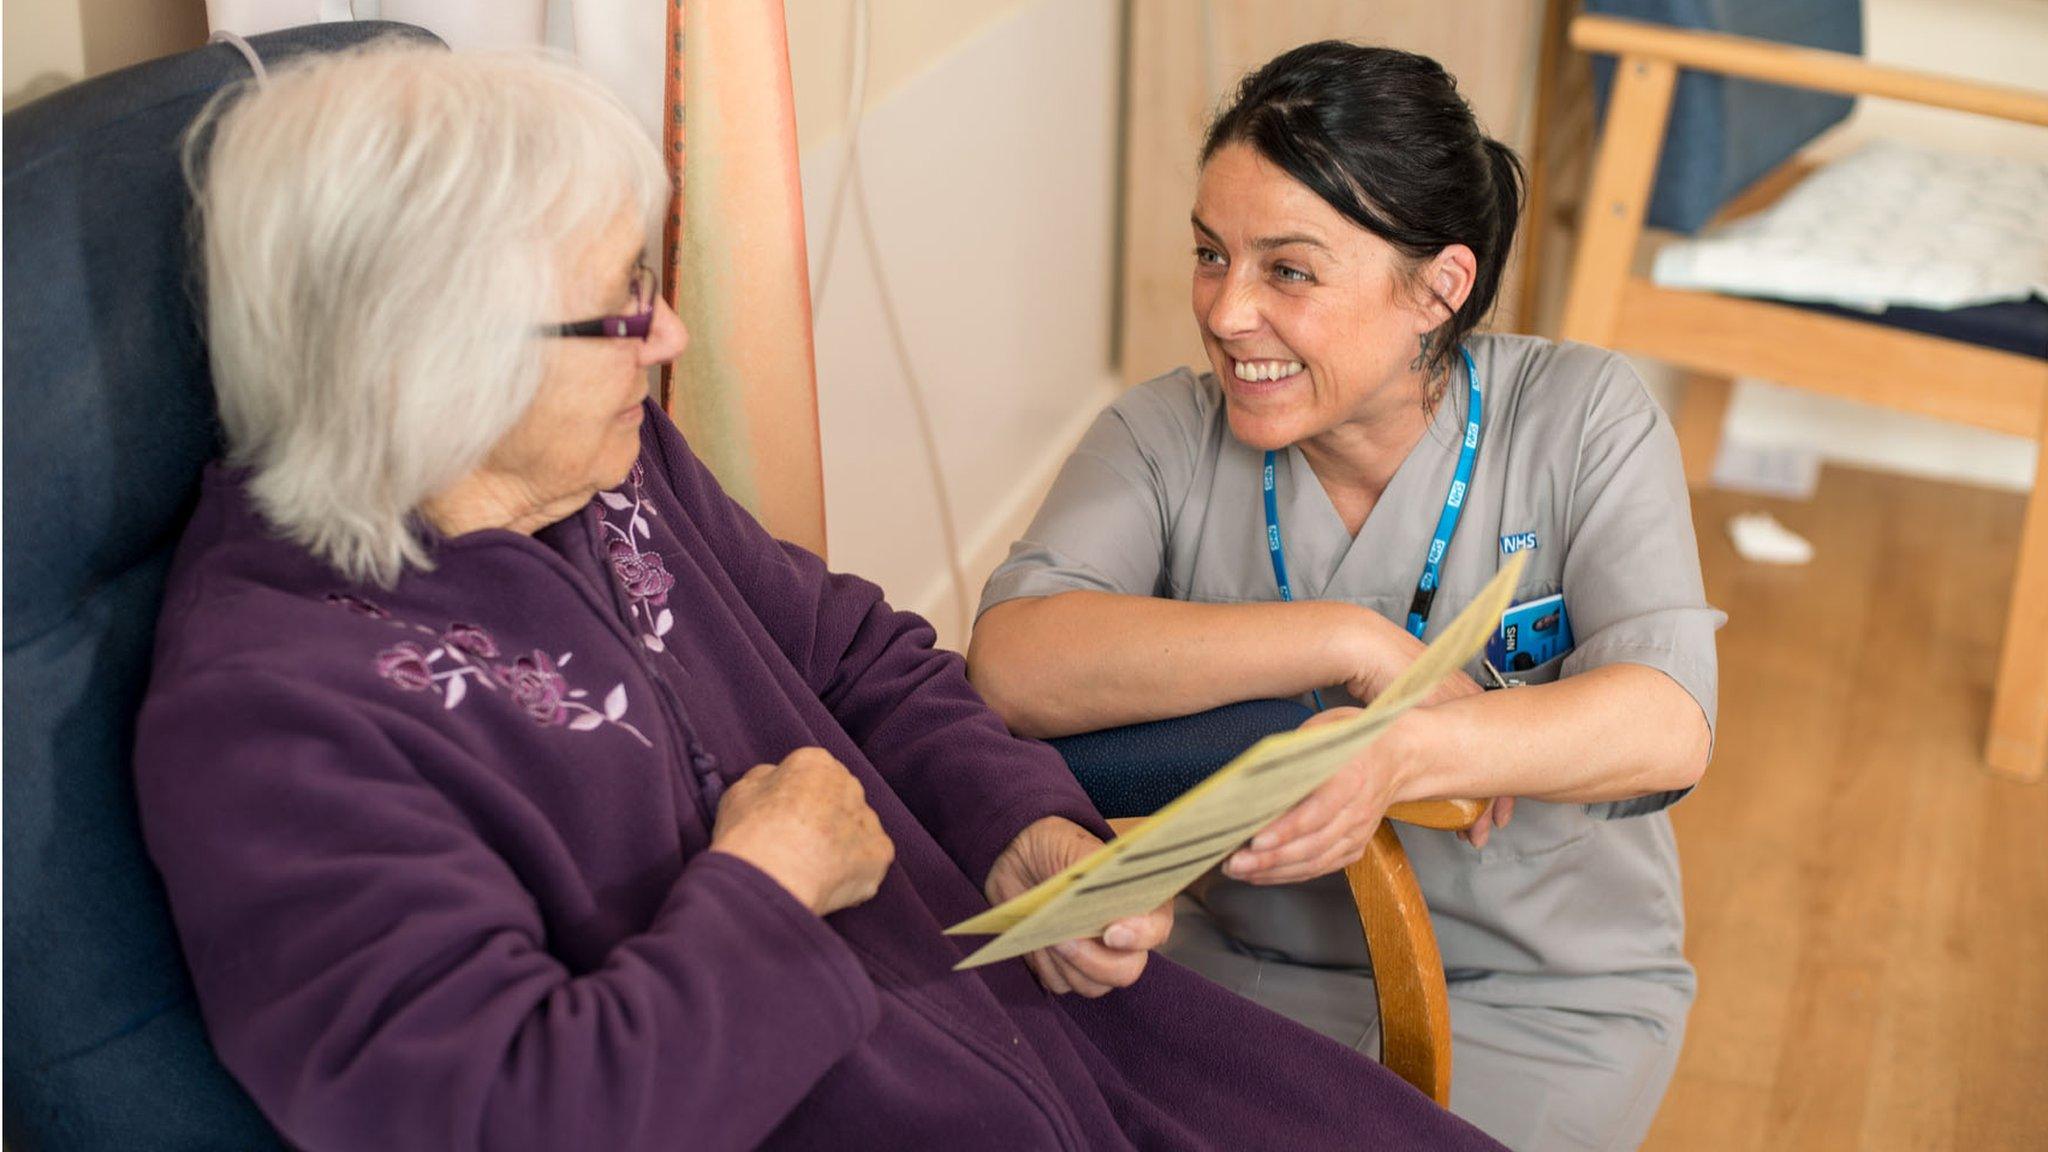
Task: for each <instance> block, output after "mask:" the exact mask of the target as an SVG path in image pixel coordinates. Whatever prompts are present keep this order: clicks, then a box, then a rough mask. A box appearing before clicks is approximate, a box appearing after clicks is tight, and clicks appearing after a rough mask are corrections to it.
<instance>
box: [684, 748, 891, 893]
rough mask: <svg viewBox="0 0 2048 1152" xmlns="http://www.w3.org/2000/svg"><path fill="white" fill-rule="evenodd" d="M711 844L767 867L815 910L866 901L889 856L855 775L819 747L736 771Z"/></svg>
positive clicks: (884, 837) (771, 875)
mask: <svg viewBox="0 0 2048 1152" xmlns="http://www.w3.org/2000/svg"><path fill="white" fill-rule="evenodd" d="M711 850H712V851H713V852H725V853H728V854H730V855H733V856H737V857H739V858H740V859H742V860H745V861H746V862H747V863H749V864H752V865H753V866H754V867H756V868H759V869H760V870H761V871H763V872H766V873H767V874H768V876H769V878H770V879H772V880H774V881H775V882H776V883H777V884H780V885H782V886H783V888H785V889H787V890H788V891H789V894H790V895H792V896H795V897H796V898H797V899H798V900H800V901H802V902H803V904H804V906H805V907H807V908H809V909H810V910H811V911H813V912H816V913H817V914H818V915H820V916H825V915H829V914H831V913H833V912H837V911H839V910H840V909H841V908H851V907H853V906H854V905H856V904H861V903H865V902H866V901H867V900H868V899H869V898H870V897H872V896H873V895H874V894H875V891H876V890H877V889H879V888H880V887H881V886H882V876H883V875H884V874H885V873H887V872H888V871H889V864H890V862H891V861H893V860H894V859H895V858H896V845H895V844H893V843H891V842H890V840H889V836H888V834H887V833H886V832H883V831H882V822H881V820H880V818H878V817H877V816H876V815H875V810H874V809H872V808H870V807H868V801H867V794H866V793H865V792H863V791H862V790H861V786H860V781H858V780H856V779H854V777H853V773H851V772H848V771H847V770H846V766H845V765H844V764H841V763H840V762H839V761H838V760H836V759H834V758H833V756H832V754H831V753H830V752H827V751H825V750H824V749H823V748H799V749H797V750H796V751H794V752H791V753H790V754H789V755H788V756H786V757H784V758H783V760H782V763H780V764H759V765H756V766H755V767H754V768H753V769H752V770H751V771H749V772H748V773H747V774H746V775H745V776H742V777H740V779H739V781H738V782H737V783H735V784H734V785H733V786H732V787H731V788H729V789H727V790H726V793H725V799H724V800H723V801H722V802H721V803H720V804H719V805H718V820H717V822H716V823H715V824H714V825H713V826H712V828H711Z"/></svg>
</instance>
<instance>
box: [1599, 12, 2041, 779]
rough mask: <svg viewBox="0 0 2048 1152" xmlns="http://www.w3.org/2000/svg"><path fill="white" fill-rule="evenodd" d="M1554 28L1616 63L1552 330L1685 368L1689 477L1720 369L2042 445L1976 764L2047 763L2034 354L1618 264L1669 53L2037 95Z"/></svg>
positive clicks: (1671, 32)
mask: <svg viewBox="0 0 2048 1152" xmlns="http://www.w3.org/2000/svg"><path fill="white" fill-rule="evenodd" d="M1571 42H1572V45H1573V46H1574V47H1576V48H1578V49H1579V50H1580V51H1583V52H1589V53H1597V54H1604V55H1612V56H1615V57H1617V61H1616V67H1615V73H1614V86H1613V93H1612V96H1611V97H1610V99H1609V103H1608V108H1607V122H1606V125H1605V128H1604V130H1603V131H1602V132H1601V136H1600V143H1599V151H1598V153H1597V155H1596V157H1595V159H1594V164H1593V177H1592V184H1591V187H1590V189H1589V191H1588V193H1587V196H1586V199H1585V202H1584V205H1583V213H1582V219H1581V224H1580V231H1579V242H1578V251H1577V254H1576V258H1575V261H1574V263H1573V266H1572V278H1571V291H1570V294H1569V296H1568V297H1567V299H1566V303H1565V316H1564V325H1563V330H1562V335H1563V337H1564V338H1565V339H1567V340H1577V341H1583V342H1585V343H1588V344H1598V345H1601V346H1603V347H1609V348H1616V349H1621V350H1625V351H1629V352H1637V353H1641V354H1643V355H1646V356H1652V357H1655V358H1657V359H1659V360H1663V361H1666V362H1668V363H1671V364H1674V365H1677V366H1679V367H1680V368H1683V369H1685V370H1686V371H1687V372H1688V373H1690V374H1691V375H1690V376H1689V377H1688V381H1687V384H1686V395H1685V397H1684V399H1683V400H1682V401H1681V402H1680V406H1679V411H1678V413H1677V417H1676V423H1677V426H1678V434H1679V441H1680V444H1681V447H1682V450H1683V451H1684V453H1685V455H1686V471H1687V476H1688V478H1689V479H1692V480H1694V481H1702V480H1704V479H1705V478H1706V475H1707V473H1708V472H1709V471H1711V469H1712V467H1713V458H1714V455H1715V453H1716V452H1717V451H1718V449H1719V446H1720V437H1721V424H1722V420H1723V417H1724V416H1725V414H1726V411H1727V406H1728V401H1729V396H1730V393H1731V391H1732V388H1733V378H1734V377H1736V376H1741V375H1748V376H1758V377H1762V378H1765V379H1768V380H1772V381H1776V382H1778V383H1781V384H1784V385H1787V386H1790V387H1794V388H1804V389H1807V390H1809V391H1813V392H1821V393H1825V394H1827V395H1831V396H1840V397H1844V398H1846V399H1850V400H1858V401H1862V402H1864V403H1867V404H1877V405H1880V406H1883V407H1886V408H1893V409H1897V410H1899V411H1903V412H1912V413H1917V414H1919V415H1923V416H1934V417H1938V418H1940V419H1943V420H1951V421H1955V422H1957V423H1961V424H1967V425H1970V426H1972V427H1977V428H1986V429H1989V430H1991V431H1993V432H2004V433H2007V434H2010V435H2016V436H2026V437H2029V438H2031V439H2033V440H2035V441H2036V442H2037V443H2039V444H2042V445H2043V446H2044V450H2043V451H2042V452H2041V454H2040V459H2039V463H2038V464H2036V466H2035V473H2034V489H2033V495H2032V496H2031V497H2030V498H2029V499H2028V501H2027V511H2026V519H2025V525H2024V527H2023V529H2022V532H2021V536H2020V546H2019V562H2018V565H2017V567H2016V571H2015V572H2014V575H2013V591H2012V598H2011V601H2010V604H2009V607H2008V609H2007V613H2006V625H2005V639H2004V643H2003V651H2002V653H2001V655H2000V657H1999V664H1998V678H1997V681H1996V686H1995V688H1994V693H1993V700H1992V705H1991V716H1990V723H1989V726H1988V729H1989V730H1988V735H1987V737H1986V740H1985V746H1984V759H1985V761H1986V762H1987V763H1988V765H1989V766H1990V767H1991V768H1992V770H1993V771H1995V772H1997V773H1999V774H2002V775H2006V776H2010V777H2013V778H2015V779H2019V780H2025V781H2038V780H2039V779H2040V778H2041V775H2042V768H2043V764H2044V762H2048V655H2044V653H2043V651H2042V650H2041V648H2040V646H2039V644H2038V641H2039V638H2040V637H2041V636H2043V635H2048V361H2043V360H2039V359H2035V358H2033V357H2029V356H2022V355H2019V354H2016V353H2011V352H2001V351H1997V350H1994V349H1989V348H1983V347H1979V346H1977V345H1973V344H1965V343H1962V342H1960V341H1955V340H1948V339H1944V338H1942V337H1938V336H1928V335H1922V334H1920V333H1916V332H1908V331H1904V330H1902V329H1897V328H1888V327H1884V326H1881V325H1877V324H1871V323H1866V322H1863V321H1858V320H1848V319H1842V318H1839V317H1835V316H1829V315H1824V314H1821V313H1816V312H1811V311H1808V310H1805V309H1801V308H1793V307H1788V306H1785V305H1781V304H1771V303H1766V302H1763V301H1758V300H1746V299H1741V298H1738V297H1733V296H1721V295H1715V294H1713V293H1706V292H1691V291H1675V290H1672V289H1667V288H1659V287H1657V286H1656V285H1655V284H1654V283H1652V282H1651V281H1649V280H1648V279H1647V278H1645V277H1643V276H1640V275H1637V274H1634V273H1633V272H1632V271H1631V268H1632V266H1633V264H1634V261H1635V255H1636V247H1637V243H1638V241H1639V240H1640V239H1641V236H1642V231H1643V215H1644V212H1645V211H1646V210H1647V208H1648V204H1649V197H1650V190H1651V185H1652V180H1653V178H1654V176H1655V175H1656V166H1657V157H1658V156H1659V155H1660V154H1661V152H1662V150H1663V144H1664V135H1665V132H1666V131H1667V129H1668V127H1669V120H1670V109H1671V96H1672V90H1673V88H1674V86H1675V85H1676V83H1677V80H1678V72H1679V70H1680V69H1682V68H1683V69H1693V70H1695V71H1704V72H1715V73H1719V74H1722V75H1725V76H1734V77H1740V78H1743V79H1747V80H1758V81H1763V82H1767V83H1771V84H1780V85H1785V86H1788V87H1793V88H1804V89H1811V90H1814V91H1821V92H1837V93H1843V94H1847V95H1855V96H1877V97H1883V98H1886V99H1894V100H1903V101H1907V102H1910V103H1915V104H1923V105H1929V106H1933V107H1938V108H1950V109H1956V110H1959V111H1963V112H1971V113H1976V114H1978V115H1983V116H1992V117H1997V118H1999V119H2004V120H2012V121H2016V122H2019V123H2023V124H2034V125H2040V126H2044V127H2048V97H2043V96H2041V95H2040V94H2038V93H2033V92H2028V91H2025V90H2022V89H2017V88H2008V87H2001V86H1996V85H1990V84H1981V83H1976V82H1972V81H1966V80H1958V79H1954V78H1950V77H1944V76H1936V75H1932V74H1928V73H1923V72H1914V71H1909V70H1906V69H1901V68H1891V67H1885V66H1882V65H1877V64H1872V63H1870V62H1868V61H1866V60H1863V59H1861V58H1859V57H1855V56H1850V55H1846V54H1844V53H1839V52H1827V51H1821V50H1818V49H1812V48H1799V47H1792V46H1788V45H1783V44H1776V43H1770V42H1766V41H1761V40H1754V39H1749V38H1745V37H1739V36H1728V35H1722V34H1719V33H1712V32H1696V31H1685V30H1680V29H1674V28H1669V27H1665V26H1663V25H1656V24H1646V23H1642V22H1639V21H1633V20H1622V19H1616V18H1614V17H1606V16H1584V15H1582V16H1579V17H1577V18H1576V19H1574V20H1573V21H1572V25H1571ZM1805 170H1807V165H1806V164H1805V162H1803V161H1801V160H1800V159H1799V158H1797V157H1795V158H1794V159H1793V160H1792V161H1789V162H1788V164H1787V165H1786V166H1785V167H1784V168H1782V169H1781V170H1780V171H1779V172H1778V173H1775V174H1773V175H1772V176H1766V177H1765V178H1764V180H1763V181H1761V182H1760V183H1759V188H1758V190H1756V192H1755V193H1754V194H1750V193H1746V194H1745V195H1744V196H1743V197H1742V198H1741V201H1740V203H1738V204H1736V205H1732V206H1731V209H1733V210H1734V211H1735V212H1737V213H1739V212H1740V211H1743V210H1748V209H1753V208H1755V207H1758V206H1760V203H1759V202H1760V201H1762V202H1767V200H1768V199H1769V198H1771V197H1772V195H1773V194H1774V193H1777V192H1782V191H1783V190H1784V189H1785V188H1788V187H1790V186H1791V185H1792V184H1793V183H1795V182H1796V178H1797V177H1798V176H1799V175H1802V174H1803V172H1804V171H1805ZM1727 214H1728V212H1726V211H1724V215H1727ZM1929 381H1938V382H1939V384H1938V386H1930V384H1929V383H1928V382H1929Z"/></svg>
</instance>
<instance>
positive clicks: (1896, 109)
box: [1646, 0, 2048, 489]
mask: <svg viewBox="0 0 2048 1152" xmlns="http://www.w3.org/2000/svg"><path fill="white" fill-rule="evenodd" d="M1864 20H1865V25H1864V30H1865V53H1866V55H1868V56H1869V58H1870V59H1872V60H1876V61H1879V62H1882V63H1886V64H1894V65H1898V66H1901V67H1909V68H1919V69H1924V70H1926V71H1930V72H1941V73H1946V74H1949V75H1955V76H1963V77H1967V78H1971V79H1976V80H1985V81H1993V82H1998V83H2004V84H2012V85H2018V86H2021V87H2028V88H2035V89H2043V90H2048V3H2044V2H2043V0H1865V4H1864ZM1879 137H1884V138H1890V139H1903V140H1910V141H1913V142H1916V143H1922V144H1925V145H1927V146H1929V147H1936V148H1947V149H1955V150H1963V151H1972V152H1990V153H2000V154H2009V155H2023V156H2029V157H2037V158H2048V129H2043V128H2036V127H2027V126H2022V125H2017V124H2010V123H2006V122H2003V121H1997V120H1991V119H1987V118H1985V117H1981V116H1970V115H1966V114H1964V113H1960V112H1946V111H1941V110H1938V109H1929V108H1917V107H1913V106H1910V105H1902V104H1897V103H1893V102H1889V101H1876V100H1865V101H1862V102H1861V103H1860V105H1859V106H1858V108H1857V110H1856V112H1855V114H1854V115H1852V116H1851V117H1850V119H1849V122H1848V123H1846V124H1844V125H1843V126H1842V127H1841V129H1839V130H1838V133H1837V135H1836V136H1835V137H1834V138H1831V139H1830V140H1828V141H1825V142H1824V143H1825V145H1826V147H1827V148H1828V149H1829V150H1830V151H1831V152H1837V151H1843V150H1846V149H1848V148H1850V147H1853V146H1854V145H1855V144H1856V143H1857V142H1859V141H1862V140H1867V139H1873V138H1879ZM2043 211H2044V212H2048V206H2044V208H2043ZM1648 374H1649V372H1648V371H1647V370H1646V375H1648ZM1928 386H1929V387H1939V382H1938V381H1930V382H1929V385H1928ZM1725 434H1726V436H1727V438H1728V439H1729V440H1731V441H1736V442H1740V443H1743V444H1750V445H1756V446H1759V447H1793V448H1801V447H1804V448H1811V449H1813V450H1815V451H1817V452H1818V453H1819V454H1820V456H1821V457H1822V458H1823V459H1827V460H1834V461H1840V462H1842V463H1847V464H1856V465H1861V466H1865V467H1874V468H1884V469H1891V470H1896V471H1900V472H1909V473H1914V474H1919V475H1925V476H1932V477H1937V478H1941V479H1950V480H1962V481H1967V482H1971V483H1979V484H1989V485H1994V486H1998V487H2006V488H2015V489H2025V488H2028V487H2030V486H2031V485H2032V483H2033V477H2034V446H2033V443H2032V442H2031V441H2029V440H2026V439H2023V438H2020V437H2015V436H2001V435H1998V434H1996V433H1992V432H1981V431H1978V430H1975V429H1971V428H1964V427H1961V426H1958V425H1954V424H1947V423H1943V422H1941V421H1936V420H1927V419H1922V418H1920V417H1915V416H1908V415H1905V414H1903V413H1898V412H1889V411H1884V410H1882V409H1877V408H1872V407H1869V406H1867V405H1862V404H1856V403H1853V402H1851V401H1847V400H1837V399H1834V398H1832V397H1826V396H1817V395H1814V394H1812V393H1808V392H1797V391H1793V390H1790V389H1786V388H1780V387H1778V386H1776V385H1773V384H1768V383H1764V382H1760V381H1752V380H1746V381H1743V382H1742V383H1741V385H1740V386H1739V387H1738V388H1737V390H1736V393H1735V402H1734V404H1733V405H1732V406H1731V407H1730V410H1729V414H1728V424H1727V426H1726V433H1725Z"/></svg>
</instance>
